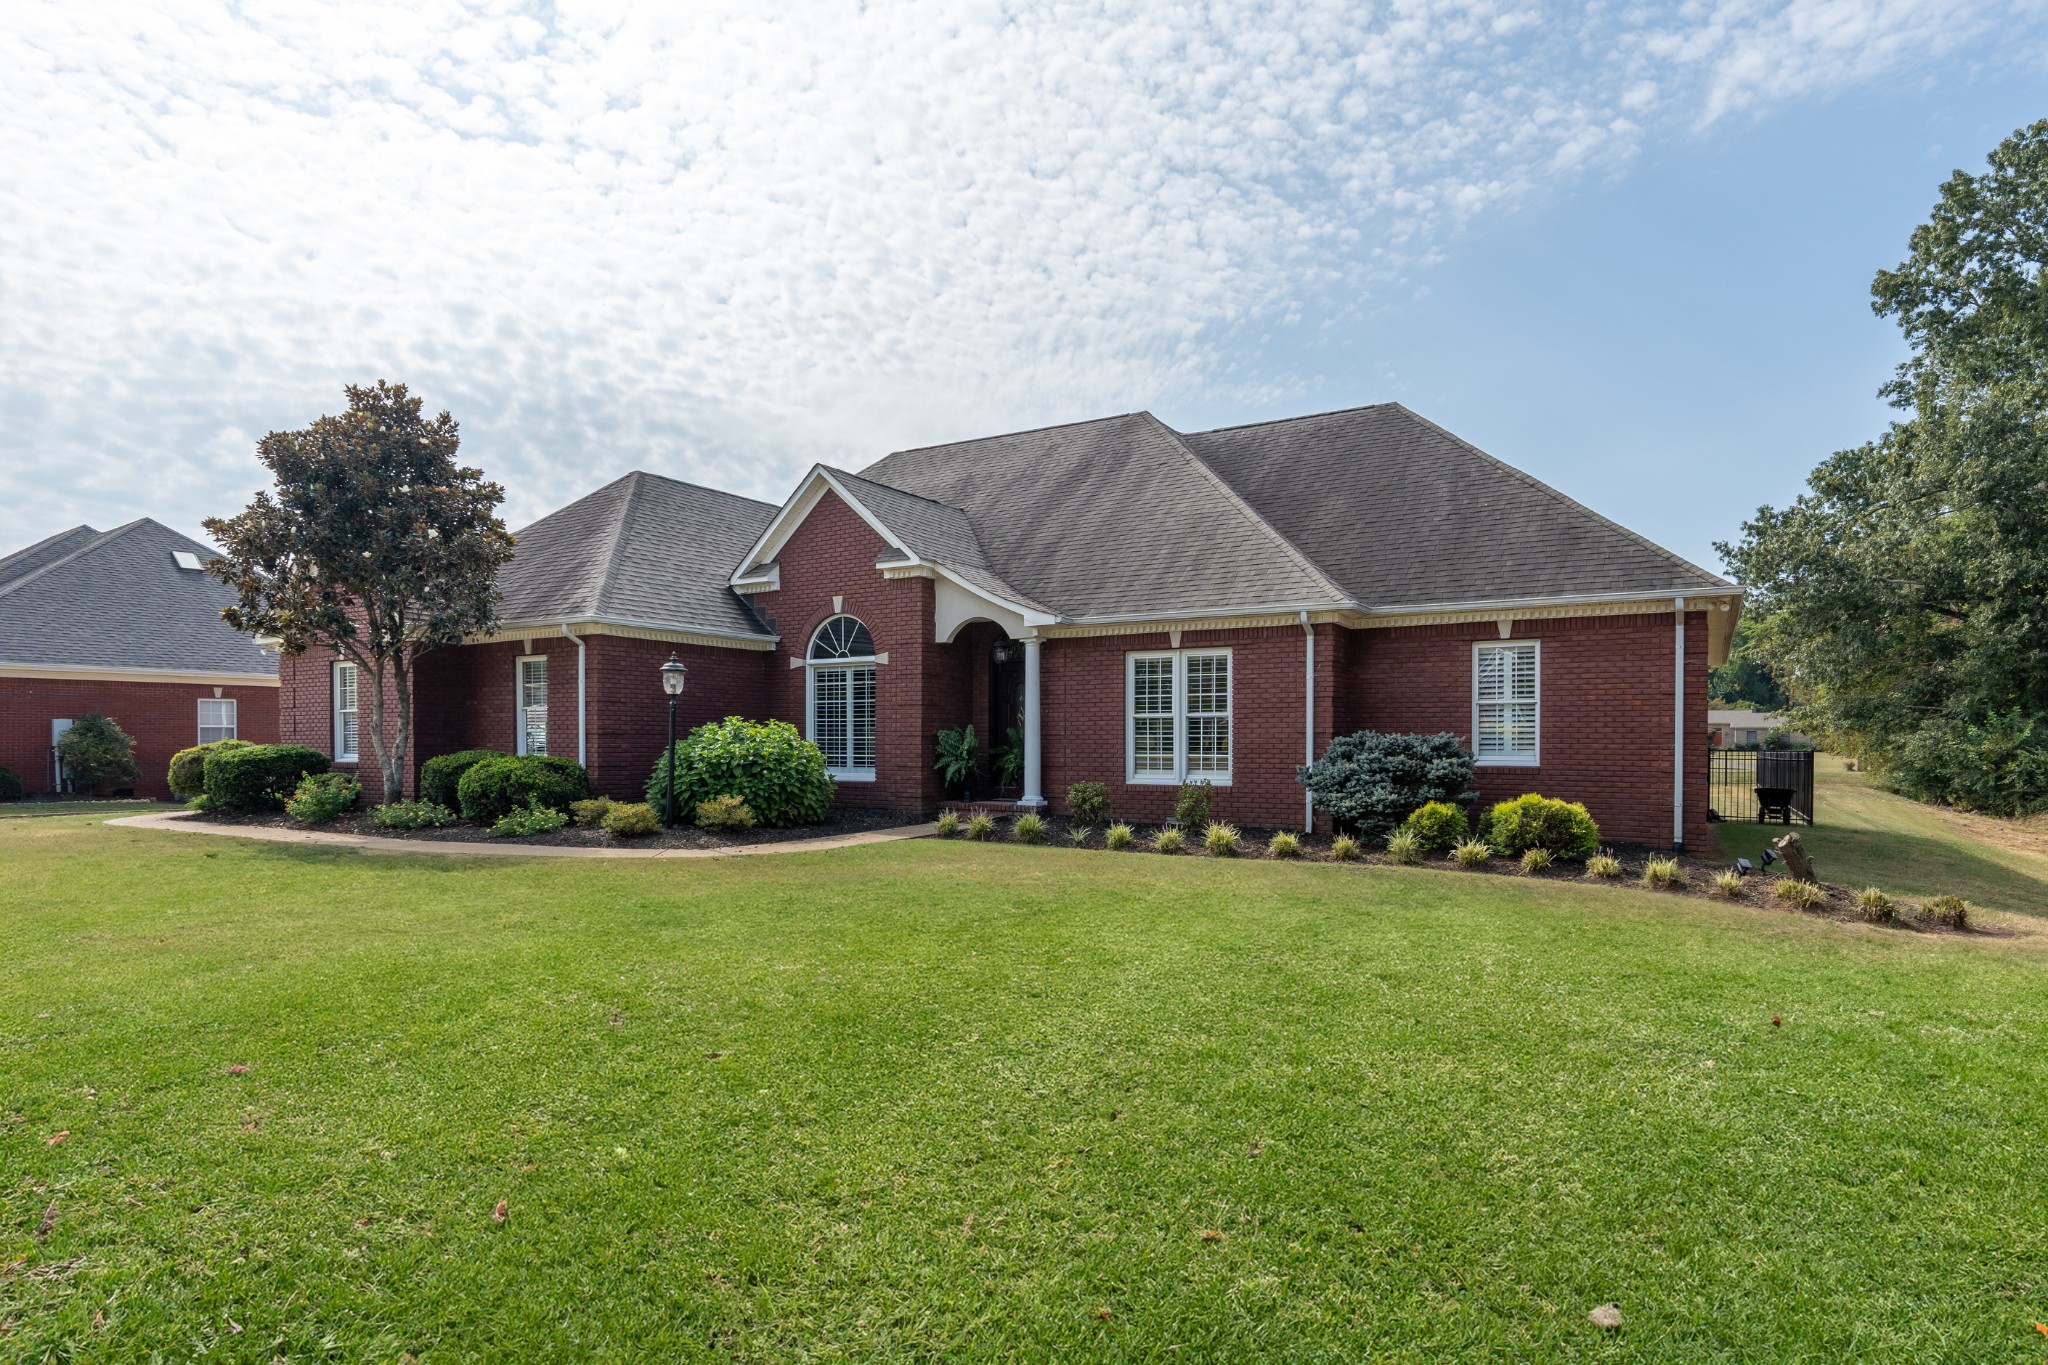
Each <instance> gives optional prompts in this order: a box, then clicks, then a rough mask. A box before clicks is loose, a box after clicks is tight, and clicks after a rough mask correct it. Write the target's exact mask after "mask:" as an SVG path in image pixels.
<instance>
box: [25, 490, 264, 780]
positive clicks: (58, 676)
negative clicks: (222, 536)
mask: <svg viewBox="0 0 2048 1365" xmlns="http://www.w3.org/2000/svg"><path fill="white" fill-rule="evenodd" d="M212 554H213V551H212V550H210V549H208V548H207V547H206V546H204V545H202V544H200V543H199V542H198V541H196V540H191V539H189V538H187V537H185V536H181V535H179V534H178V533H177V532H176V531H173V530H172V529H170V528H169V527H168V526H164V525H161V524H159V523H157V522H154V521H151V520H149V519H148V518H146V517H145V518H143V519H142V520H140V521H131V522H129V523H128V524H127V525H126V526H121V527H117V528H115V529H114V530H111V531H95V530H94V529H93V528H92V527H90V526H74V527H72V528H71V529H70V530H68V531H63V532H60V533H59V534H57V535H54V536H51V537H50V538H49V539H47V540H43V541H38V542H37V543H36V544H34V545H31V546H29V547H28V548H27V549H25V550H17V551H16V552H15V553H13V554H11V555H8V556H7V557H6V558H4V559H0V766H5V767H8V768H11V769H13V770H14V772H15V773H16V774H17V775H18V776H19V777H20V778H21V780H22V785H23V786H24V787H25V788H26V789H27V790H28V792H29V793H30V794H31V795H46V794H51V793H55V792H58V791H61V790H63V789H64V786H65V784H64V775H63V771H62V768H61V765H60V764H59V763H58V762H57V757H56V741H57V737H58V736H59V735H61V734H62V733H63V732H64V731H65V730H66V729H68V728H70V726H71V723H72V722H73V721H75V720H77V719H78V718H79V717H80V716H82V715H85V714H86V713H88V712H91V711H98V712H100V713H102V714H103V715H107V716H110V717H112V718H113V719H114V721H115V722H117V723H118V724H119V725H120V727H121V728H122V729H123V730H125V731H127V733H128V734H129V735H131V736H132V737H133V738H134V740H135V759H136V763H137V764H138V765H139V766H140V768H141V770H142V772H141V776H140V777H139V778H138V779H137V780H136V783H135V785H134V792H135V794H136V795H138V796H149V797H156V798H158V799H162V798H166V797H168V796H169V795H170V794H171V793H170V788H169V786H168V785H166V781H165V773H166V770H167V769H168V768H169V766H170V761H171V755H172V754H174V753H176V752H177V751H178V750H180V749H185V748H190V747H191V746H192V745H194V744H200V743H204V742H206V741H208V740H214V739H236V738H239V739H248V740H256V741H259V742H271V741H275V740H276V738H277V700H278V684H277V656H276V655H275V654H272V653H271V652H270V651H268V650H266V649H264V648H262V647H261V646H260V645H258V644H257V643H256V642H255V641H254V640H252V639H251V638H250V637H249V636H247V635H244V634H242V633H241V632H240V631H237V630H236V629H235V628H234V627H232V626H230V625H228V624H227V623H226V622H225V621H223V620H221V618H220V613H221V608H223V607H226V606H229V605H232V604H233V602H234V600H235V599H234V594H233V593H232V592H230V591H229V590H228V589H227V587H226V586H225V585H223V584H222V583H221V582H220V581H219V580H218V579H215V578H213V577H211V576H210V575H208V574H207V573H206V572H205V571H204V570H203V569H202V568H201V567H200V565H201V564H203V563H204V562H205V561H206V560H207V559H208V558H209V557H211V556H212Z"/></svg>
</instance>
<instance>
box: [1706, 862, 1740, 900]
mask: <svg viewBox="0 0 2048 1365" xmlns="http://www.w3.org/2000/svg"><path fill="white" fill-rule="evenodd" d="M1709 889H1710V890H1711V891H1712V893H1713V894H1714V895H1716V896H1719V897H1720V898H1721V899H1722V900H1724V901H1736V900H1741V899H1742V874H1741V873H1740V872H1737V871H1736V870H1735V869H1734V868H1732V867H1724V868H1722V869H1721V870H1720V871H1719V872H1716V873H1715V874H1714V884H1713V886H1712V887H1711V888H1709Z"/></svg>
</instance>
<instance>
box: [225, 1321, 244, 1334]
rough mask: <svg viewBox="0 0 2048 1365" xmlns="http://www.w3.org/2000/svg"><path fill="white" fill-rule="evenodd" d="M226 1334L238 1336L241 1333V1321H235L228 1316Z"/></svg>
mask: <svg viewBox="0 0 2048 1365" xmlns="http://www.w3.org/2000/svg"><path fill="white" fill-rule="evenodd" d="M228 1335H230V1336H237V1337H238V1336H240V1335H242V1324H241V1323H239V1322H236V1321H235V1320H234V1319H233V1318H229V1319H228Z"/></svg>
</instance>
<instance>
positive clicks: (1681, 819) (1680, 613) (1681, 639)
mask: <svg viewBox="0 0 2048 1365" xmlns="http://www.w3.org/2000/svg"><path fill="white" fill-rule="evenodd" d="M1672 605H1673V608H1674V611H1675V619H1676V620H1677V621H1678V630H1677V634H1676V641H1677V643H1676V647H1675V658H1674V660H1673V665H1672V685H1671V847H1672V849H1673V850H1674V851H1675V852H1679V853H1683V852H1685V745H1686V739H1687V736H1686V733H1685V599H1684V598H1683V597H1680V598H1676V599H1674V601H1673V604H1672Z"/></svg>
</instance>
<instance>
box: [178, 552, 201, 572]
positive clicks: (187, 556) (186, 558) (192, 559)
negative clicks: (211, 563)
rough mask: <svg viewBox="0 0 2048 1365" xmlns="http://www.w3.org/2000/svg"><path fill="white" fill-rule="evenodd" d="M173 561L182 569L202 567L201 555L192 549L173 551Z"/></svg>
mask: <svg viewBox="0 0 2048 1365" xmlns="http://www.w3.org/2000/svg"><path fill="white" fill-rule="evenodd" d="M171 561H172V562H173V563H174V564H176V565H177V566H178V567H179V568H181V569H193V570H197V569H198V568H199V567H200V563H199V556H198V555H195V554H193V553H192V552H191V551H190V550H173V551H171Z"/></svg>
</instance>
